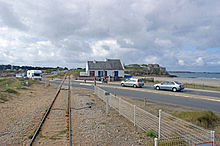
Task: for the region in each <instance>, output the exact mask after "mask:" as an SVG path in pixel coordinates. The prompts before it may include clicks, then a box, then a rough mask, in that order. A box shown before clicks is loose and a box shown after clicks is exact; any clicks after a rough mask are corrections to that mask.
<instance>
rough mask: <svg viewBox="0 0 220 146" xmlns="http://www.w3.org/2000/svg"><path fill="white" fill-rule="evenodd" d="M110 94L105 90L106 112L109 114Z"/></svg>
mask: <svg viewBox="0 0 220 146" xmlns="http://www.w3.org/2000/svg"><path fill="white" fill-rule="evenodd" d="M109 95H110V93H109V92H105V96H106V114H108V96H109Z"/></svg>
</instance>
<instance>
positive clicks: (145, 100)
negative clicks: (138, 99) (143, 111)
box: [144, 97, 147, 106]
mask: <svg viewBox="0 0 220 146" xmlns="http://www.w3.org/2000/svg"><path fill="white" fill-rule="evenodd" d="M146 102H147V98H146V97H144V106H146Z"/></svg>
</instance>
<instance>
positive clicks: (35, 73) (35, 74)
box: [27, 70, 42, 80]
mask: <svg viewBox="0 0 220 146" xmlns="http://www.w3.org/2000/svg"><path fill="white" fill-rule="evenodd" d="M27 78H29V79H32V80H41V78H42V71H41V70H28V71H27Z"/></svg>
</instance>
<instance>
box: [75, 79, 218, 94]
mask: <svg viewBox="0 0 220 146" xmlns="http://www.w3.org/2000/svg"><path fill="white" fill-rule="evenodd" d="M73 82H74V83H79V81H73ZM80 83H84V82H83V81H81V82H80ZM88 84H93V83H91V82H88ZM98 84H100V83H98ZM101 84H102V83H101ZM107 85H109V86H115V87H117V86H118V87H119V86H121V85H120V84H107ZM127 88H129V87H127ZM130 88H132V87H130ZM143 89H148V90H152V91H153V90H155V89H154V88H153V85H149V84H147V85H144V87H143ZM201 90H202V89H201ZM160 92H172V91H164V90H160ZM178 93H183V94H194V95H200V96H201V95H202V96H210V97H218V98H220V92H219V93H215V92H206V91H195V90H190V89H185V90H183V91H180V92H178Z"/></svg>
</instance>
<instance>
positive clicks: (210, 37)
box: [0, 0, 220, 70]
mask: <svg viewBox="0 0 220 146" xmlns="http://www.w3.org/2000/svg"><path fill="white" fill-rule="evenodd" d="M7 3H8V4H6V3H3V2H1V6H0V8H4V9H5V10H4V13H1V14H0V17H2V18H3V17H4V19H2V20H3V22H4V25H6V26H9V27H14V28H17V29H20V30H24V28H22V27H24V26H25V27H27V28H28V29H27V30H25V33H26V34H28V37H24V38H23V40H25V41H24V42H23V43H24V44H23V46H22V47H24V48H26V47H30V45H28V43H31V44H34V42H33V41H30V40H31V39H30V38H31V36H33V37H37V38H45V39H46V40H48V41H50V42H51V43H52V45H53V47H52V48H50V47H51V46H48V48H47V47H43V46H41V47H40V49H42V50H46V51H47V52H48V53H50V52H57V53H59V56H56V58H55V59H53V57H51V58H48V59H50V60H53V63H54V64H55V62H56V63H58V64H63V65H64V66H66V65H67V64H68V65H69V66H70V67H73V66H74V65H76V64H77V63H78V64H80V65H83V62H85V61H86V60H93V59H104V58H105V57H109V58H111V57H118V58H121V59H122V60H123V62H124V63H126V64H128V63H145V60H146V58H147V57H151V58H152V59H154V60H157V61H158V63H160V64H161V65H162V66H167V67H168V68H170V69H172V68H173V69H179V68H183V67H185V69H188V68H190V69H191V67H190V62H193V61H194V62H195V60H196V59H198V57H202V58H204V64H203V67H204V68H209V67H207V65H208V64H206V63H205V62H212V58H216V56H215V53H212V52H205V53H204V51H205V50H207V48H212V47H219V46H220V44H219V42H220V37H219V33H220V29H219V26H220V21H219V16H220V10H219V8H218V6H219V5H220V2H219V1H218V0H214V1H211V2H210V1H208V0H196V1H195V0H183V1H177V0H168V1H163V0H159V1H154V0H152V1H151V0H140V1H137V0H105V1H100V0H95V1H83V0H78V1H75V0H70V1H60V0H53V1H45V0H33V1H29V0H22V1H20V2H18V3H15V2H14V1H9V2H7ZM12 8H13V9H12ZM0 11H1V10H0ZM6 11H7V13H5V12H6ZM22 18H25V20H26V21H25V25H23V22H21V21H20V20H21V19H22ZM0 37H1V36H0ZM125 39H127V40H129V41H130V42H132V43H130V44H129V43H128V42H126V41H125ZM105 40H115V42H116V43H117V45H118V46H120V48H119V49H121V52H119V51H115V50H114V49H111V47H110V46H108V45H106V44H105V45H103V47H102V49H103V50H104V52H105V50H106V51H107V55H106V56H103V57H101V55H100V56H98V57H97V56H95V55H94V52H93V50H92V49H93V48H92V46H91V44H95V43H97V42H99V41H105ZM33 46H34V45H33ZM189 46H195V47H196V48H197V49H195V50H193V51H192V52H190V51H188V50H186V49H185V48H187V47H189ZM17 47H20V46H17ZM15 48H16V47H15ZM132 48H133V49H132ZM32 49H36V48H32ZM100 49H101V48H100ZM125 49H127V51H125ZM55 50H56V51H55ZM103 50H98V51H100V52H103ZM111 51H112V52H111ZM41 59H42V64H44V63H45V64H46V63H47V60H46V59H45V58H41ZM179 59H181V60H183V61H184V63H185V64H186V65H185V66H181V67H180V66H179V64H178V60H179ZM56 60H61V61H60V62H59V61H56ZM213 60H216V61H220V60H219V59H218V58H216V59H213ZM48 62H50V61H48ZM35 63H37V62H35ZM187 64H189V65H187ZM47 65H48V64H47ZM191 66H192V67H193V65H192V63H191ZM214 69H216V68H213V70H214ZM201 70H202V67H201Z"/></svg>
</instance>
